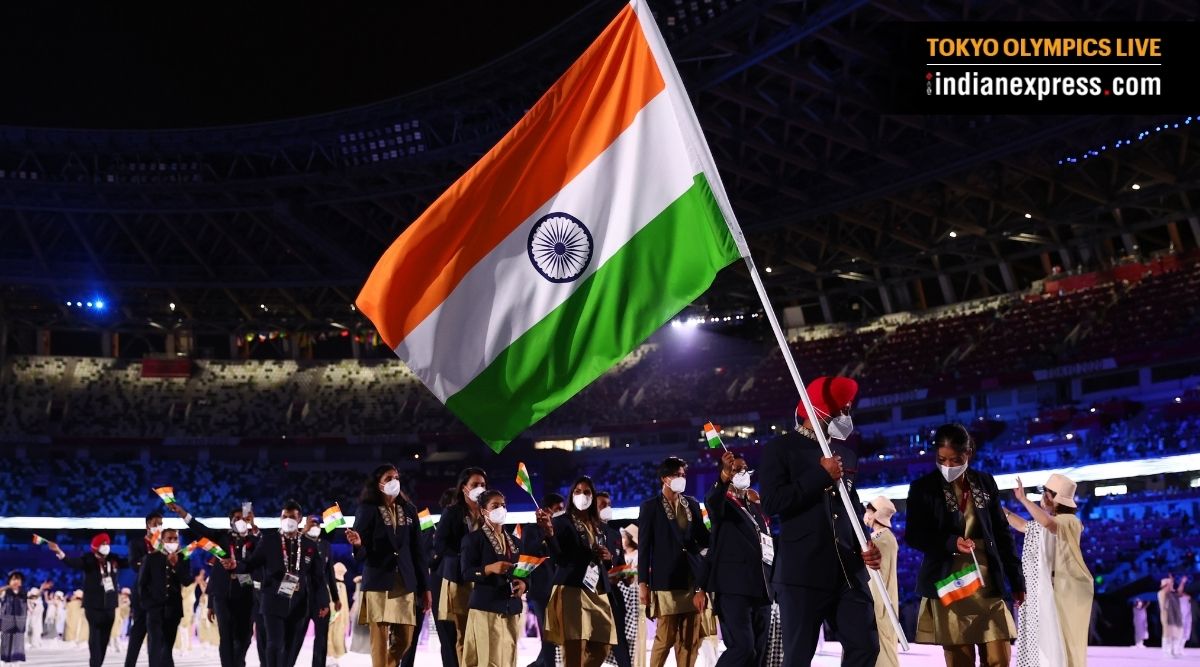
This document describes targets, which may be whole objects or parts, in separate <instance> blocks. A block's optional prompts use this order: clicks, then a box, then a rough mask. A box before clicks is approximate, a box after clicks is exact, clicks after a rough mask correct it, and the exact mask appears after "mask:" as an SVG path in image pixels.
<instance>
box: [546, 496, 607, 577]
mask: <svg viewBox="0 0 1200 667" xmlns="http://www.w3.org/2000/svg"><path fill="white" fill-rule="evenodd" d="M553 525H554V537H553V538H552V539H549V540H547V541H546V546H547V547H549V549H550V553H552V554H553V555H554V565H555V567H554V581H553V585H554V586H571V587H573V588H583V587H584V586H583V578H584V576H585V575H586V574H587V569H588V566H589V565H592V564H595V565H596V567H597V568H599V574H600V580H599V581H597V582H596V592H597V593H601V594H604V593H607V592H608V589H609V587H610V586H609V583H608V570H609V568H611V567H612V563H611V561H610V562H601V561H600V559H599V558H597V557H596V553H595V552H594V551H592V546H591V543H590V542H589V541H588V538H587V537H586V536H585V535H582V534H580V532H579V531H578V530H576V529H575V522H574V521H572V520H571V513H570V511H569V510H568V512H567V513H566V514H564V515H562V516H560V517H558V518H557V519H554V523H553ZM599 535H601V536H602V537H601V539H603V540H604V541H605V545H604V546H605V547H607V548H608V550H609V552H613V550H614V549H617V547H616V546H614V545H612V544H607V541H608V535H607V534H606V532H605V531H604V530H603V528H601V530H600V532H599Z"/></svg>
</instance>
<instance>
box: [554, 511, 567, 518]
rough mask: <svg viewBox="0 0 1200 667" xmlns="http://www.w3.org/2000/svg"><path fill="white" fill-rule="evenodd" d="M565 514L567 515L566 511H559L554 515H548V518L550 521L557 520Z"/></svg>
mask: <svg viewBox="0 0 1200 667" xmlns="http://www.w3.org/2000/svg"><path fill="white" fill-rule="evenodd" d="M566 513H567V511H566V510H559V511H557V512H555V513H554V514H551V515H550V518H551V519H557V518H558V517H560V516H562V515H564V514H566Z"/></svg>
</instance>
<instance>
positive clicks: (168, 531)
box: [159, 528, 179, 540]
mask: <svg viewBox="0 0 1200 667" xmlns="http://www.w3.org/2000/svg"><path fill="white" fill-rule="evenodd" d="M167 533H175V536H176V537H179V530H178V529H176V528H163V530H162V534H161V535H159V537H160V538H161V539H164V540H165V539H166V538H167Z"/></svg>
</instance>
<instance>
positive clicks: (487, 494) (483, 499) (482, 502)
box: [479, 489, 504, 507]
mask: <svg viewBox="0 0 1200 667" xmlns="http://www.w3.org/2000/svg"><path fill="white" fill-rule="evenodd" d="M496 496H500V498H501V499H503V498H504V494H503V493H501V492H500V489H488V490H487V491H484V492H483V493H481V494H479V506H480V507H486V506H487V504H488V501H490V500H491V499H492V498H495V497H496Z"/></svg>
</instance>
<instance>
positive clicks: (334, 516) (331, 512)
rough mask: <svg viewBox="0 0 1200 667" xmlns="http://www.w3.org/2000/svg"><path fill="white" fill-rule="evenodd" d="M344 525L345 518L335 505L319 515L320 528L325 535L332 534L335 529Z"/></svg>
mask: <svg viewBox="0 0 1200 667" xmlns="http://www.w3.org/2000/svg"><path fill="white" fill-rule="evenodd" d="M344 525H346V517H344V516H342V507H341V505H339V504H337V503H334V504H333V507H330V508H327V509H326V510H325V511H324V512H323V513H322V514H321V526H322V527H323V528H325V532H327V533H332V532H333V531H334V529H335V528H337V527H338V526H344Z"/></svg>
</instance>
